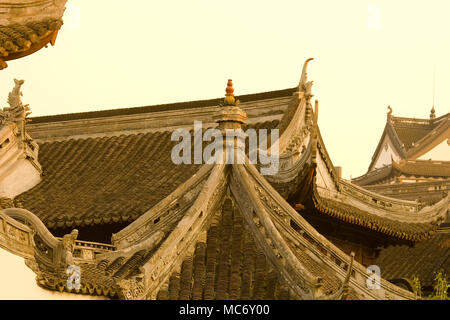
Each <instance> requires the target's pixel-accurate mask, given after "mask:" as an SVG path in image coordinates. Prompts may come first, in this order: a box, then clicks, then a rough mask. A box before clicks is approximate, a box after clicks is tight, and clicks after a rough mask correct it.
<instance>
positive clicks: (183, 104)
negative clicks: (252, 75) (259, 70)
mask: <svg viewBox="0 0 450 320" xmlns="http://www.w3.org/2000/svg"><path fill="white" fill-rule="evenodd" d="M295 90H296V88H288V89H280V90H273V91H265V92H258V93H250V94H244V95H240V96H239V100H240V101H241V103H244V102H253V101H259V100H266V99H275V98H282V97H290V96H291V95H292V93H293V92H294V91H295ZM222 100H223V98H212V99H203V100H191V101H180V102H172V103H164V104H155V105H147V106H139V107H130V108H117V109H104V110H97V111H86V112H74V113H63V114H56V115H46V116H37V117H31V118H30V119H31V120H32V123H33V124H37V123H48V122H58V121H68V120H82V119H92V118H105V117H113V116H123V115H134V114H143V113H151V112H158V111H169V110H180V109H191V108H201V107H208V106H214V105H217V106H218V105H219V103H220V102H221V101H222Z"/></svg>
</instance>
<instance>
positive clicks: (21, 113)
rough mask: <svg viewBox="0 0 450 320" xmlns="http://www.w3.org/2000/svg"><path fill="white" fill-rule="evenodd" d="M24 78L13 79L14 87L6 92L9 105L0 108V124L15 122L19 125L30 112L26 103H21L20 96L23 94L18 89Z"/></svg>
mask: <svg viewBox="0 0 450 320" xmlns="http://www.w3.org/2000/svg"><path fill="white" fill-rule="evenodd" d="M24 82H25V80H17V79H14V83H15V85H14V88H13V89H12V91H11V92H10V93H9V94H8V104H9V107H5V108H3V110H0V126H3V125H6V124H7V123H11V122H16V123H18V125H19V126H21V123H22V122H24V121H25V118H26V117H27V116H28V115H30V114H31V112H28V111H30V108H29V105H28V104H25V105H24V104H23V103H22V100H21V99H20V97H21V96H22V95H23V94H22V91H20V87H21V86H22V85H23V83H24Z"/></svg>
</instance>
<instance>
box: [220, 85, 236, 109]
mask: <svg viewBox="0 0 450 320" xmlns="http://www.w3.org/2000/svg"><path fill="white" fill-rule="evenodd" d="M225 92H226V94H225V99H224V100H223V105H224V106H237V105H238V104H239V100H236V98H235V97H234V88H233V80H231V79H228V82H227V88H226V89H225Z"/></svg>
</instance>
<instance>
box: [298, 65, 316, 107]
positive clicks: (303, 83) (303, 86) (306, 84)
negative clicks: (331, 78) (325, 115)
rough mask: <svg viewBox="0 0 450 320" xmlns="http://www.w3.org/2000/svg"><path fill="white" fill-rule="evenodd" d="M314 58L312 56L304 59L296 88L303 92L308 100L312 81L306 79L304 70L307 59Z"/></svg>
mask: <svg viewBox="0 0 450 320" xmlns="http://www.w3.org/2000/svg"><path fill="white" fill-rule="evenodd" d="M311 60H314V58H309V59H306V61H305V63H304V64H303V69H302V75H301V77H300V82H299V83H298V86H297V87H298V90H299V91H301V92H304V93H305V96H306V98H307V99H308V100H309V99H310V98H311V97H312V96H313V95H312V94H311V87H312V84H313V82H312V81H308V73H307V72H306V71H307V69H308V63H309V61H311Z"/></svg>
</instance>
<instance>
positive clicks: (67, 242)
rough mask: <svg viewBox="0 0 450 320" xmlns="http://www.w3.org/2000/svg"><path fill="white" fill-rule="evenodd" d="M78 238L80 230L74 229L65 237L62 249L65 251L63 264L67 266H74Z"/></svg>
mask: <svg viewBox="0 0 450 320" xmlns="http://www.w3.org/2000/svg"><path fill="white" fill-rule="evenodd" d="M77 238H78V230H77V229H73V230H72V232H70V233H68V234H66V235H64V236H63V238H62V241H61V247H62V250H63V257H62V258H63V259H62V260H63V263H64V264H65V266H66V267H67V266H71V265H74V260H73V251H74V249H75V240H77Z"/></svg>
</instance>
